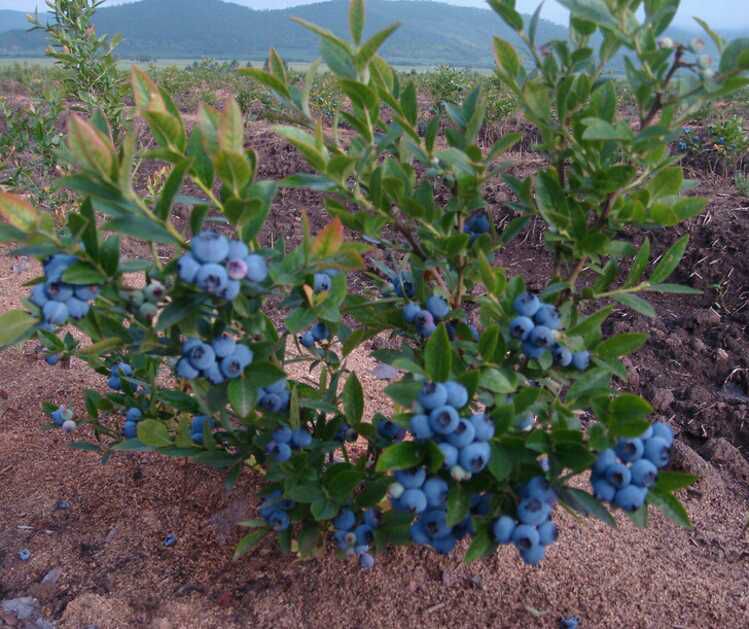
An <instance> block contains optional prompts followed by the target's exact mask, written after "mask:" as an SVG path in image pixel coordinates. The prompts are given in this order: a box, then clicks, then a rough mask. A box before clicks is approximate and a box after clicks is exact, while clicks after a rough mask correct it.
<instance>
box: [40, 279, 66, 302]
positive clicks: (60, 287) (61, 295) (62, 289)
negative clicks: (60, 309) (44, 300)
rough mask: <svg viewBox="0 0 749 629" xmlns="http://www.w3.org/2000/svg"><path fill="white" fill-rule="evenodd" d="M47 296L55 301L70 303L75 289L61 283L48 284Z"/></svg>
mask: <svg viewBox="0 0 749 629" xmlns="http://www.w3.org/2000/svg"><path fill="white" fill-rule="evenodd" d="M46 291H47V296H48V297H49V298H50V299H52V300H54V301H62V302H65V301H68V299H70V298H71V297H72V296H73V288H72V287H71V286H68V285H67V284H62V283H61V282H48V283H47V285H46Z"/></svg>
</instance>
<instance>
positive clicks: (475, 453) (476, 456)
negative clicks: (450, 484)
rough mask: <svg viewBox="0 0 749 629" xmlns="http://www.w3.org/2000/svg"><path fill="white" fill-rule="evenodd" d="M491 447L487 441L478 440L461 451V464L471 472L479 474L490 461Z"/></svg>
mask: <svg viewBox="0 0 749 629" xmlns="http://www.w3.org/2000/svg"><path fill="white" fill-rule="evenodd" d="M490 456H491V448H490V447H489V444H488V443H486V442H485V441H477V442H475V443H472V444H471V445H469V446H467V447H465V448H463V449H462V450H461V451H460V459H459V460H460V465H461V466H462V467H463V468H464V469H466V470H467V471H468V472H470V473H471V474H478V473H479V472H480V471H481V470H483V469H484V468H485V467H486V465H487V464H488V463H489V457H490Z"/></svg>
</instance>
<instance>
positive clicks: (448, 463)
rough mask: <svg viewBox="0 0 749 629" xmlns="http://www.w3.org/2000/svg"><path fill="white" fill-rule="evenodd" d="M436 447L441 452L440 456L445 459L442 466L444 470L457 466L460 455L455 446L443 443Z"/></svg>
mask: <svg viewBox="0 0 749 629" xmlns="http://www.w3.org/2000/svg"><path fill="white" fill-rule="evenodd" d="M437 447H438V448H439V449H440V452H442V456H443V457H444V459H445V461H444V463H443V465H444V466H445V467H446V468H448V469H450V468H451V467H453V466H455V465H457V464H458V456H459V455H460V453H459V452H458V449H457V448H456V447H455V446H453V445H450V444H449V443H445V442H443V443H438V444H437Z"/></svg>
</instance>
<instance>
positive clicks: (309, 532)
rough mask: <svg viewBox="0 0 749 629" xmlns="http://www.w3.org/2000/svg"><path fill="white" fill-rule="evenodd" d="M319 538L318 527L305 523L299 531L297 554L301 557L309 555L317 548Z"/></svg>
mask: <svg viewBox="0 0 749 629" xmlns="http://www.w3.org/2000/svg"><path fill="white" fill-rule="evenodd" d="M319 539H320V529H319V528H317V526H314V525H312V524H310V525H306V526H304V527H303V528H302V530H301V531H300V532H299V538H298V542H299V554H300V555H301V556H302V557H311V556H312V555H314V553H315V550H316V549H317V542H318V540H319Z"/></svg>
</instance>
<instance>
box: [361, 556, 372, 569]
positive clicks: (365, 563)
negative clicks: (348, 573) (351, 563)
mask: <svg viewBox="0 0 749 629" xmlns="http://www.w3.org/2000/svg"><path fill="white" fill-rule="evenodd" d="M374 564H375V560H374V557H372V555H370V554H369V553H362V554H361V555H359V567H360V568H361V569H362V570H371V569H372V568H374Z"/></svg>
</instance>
